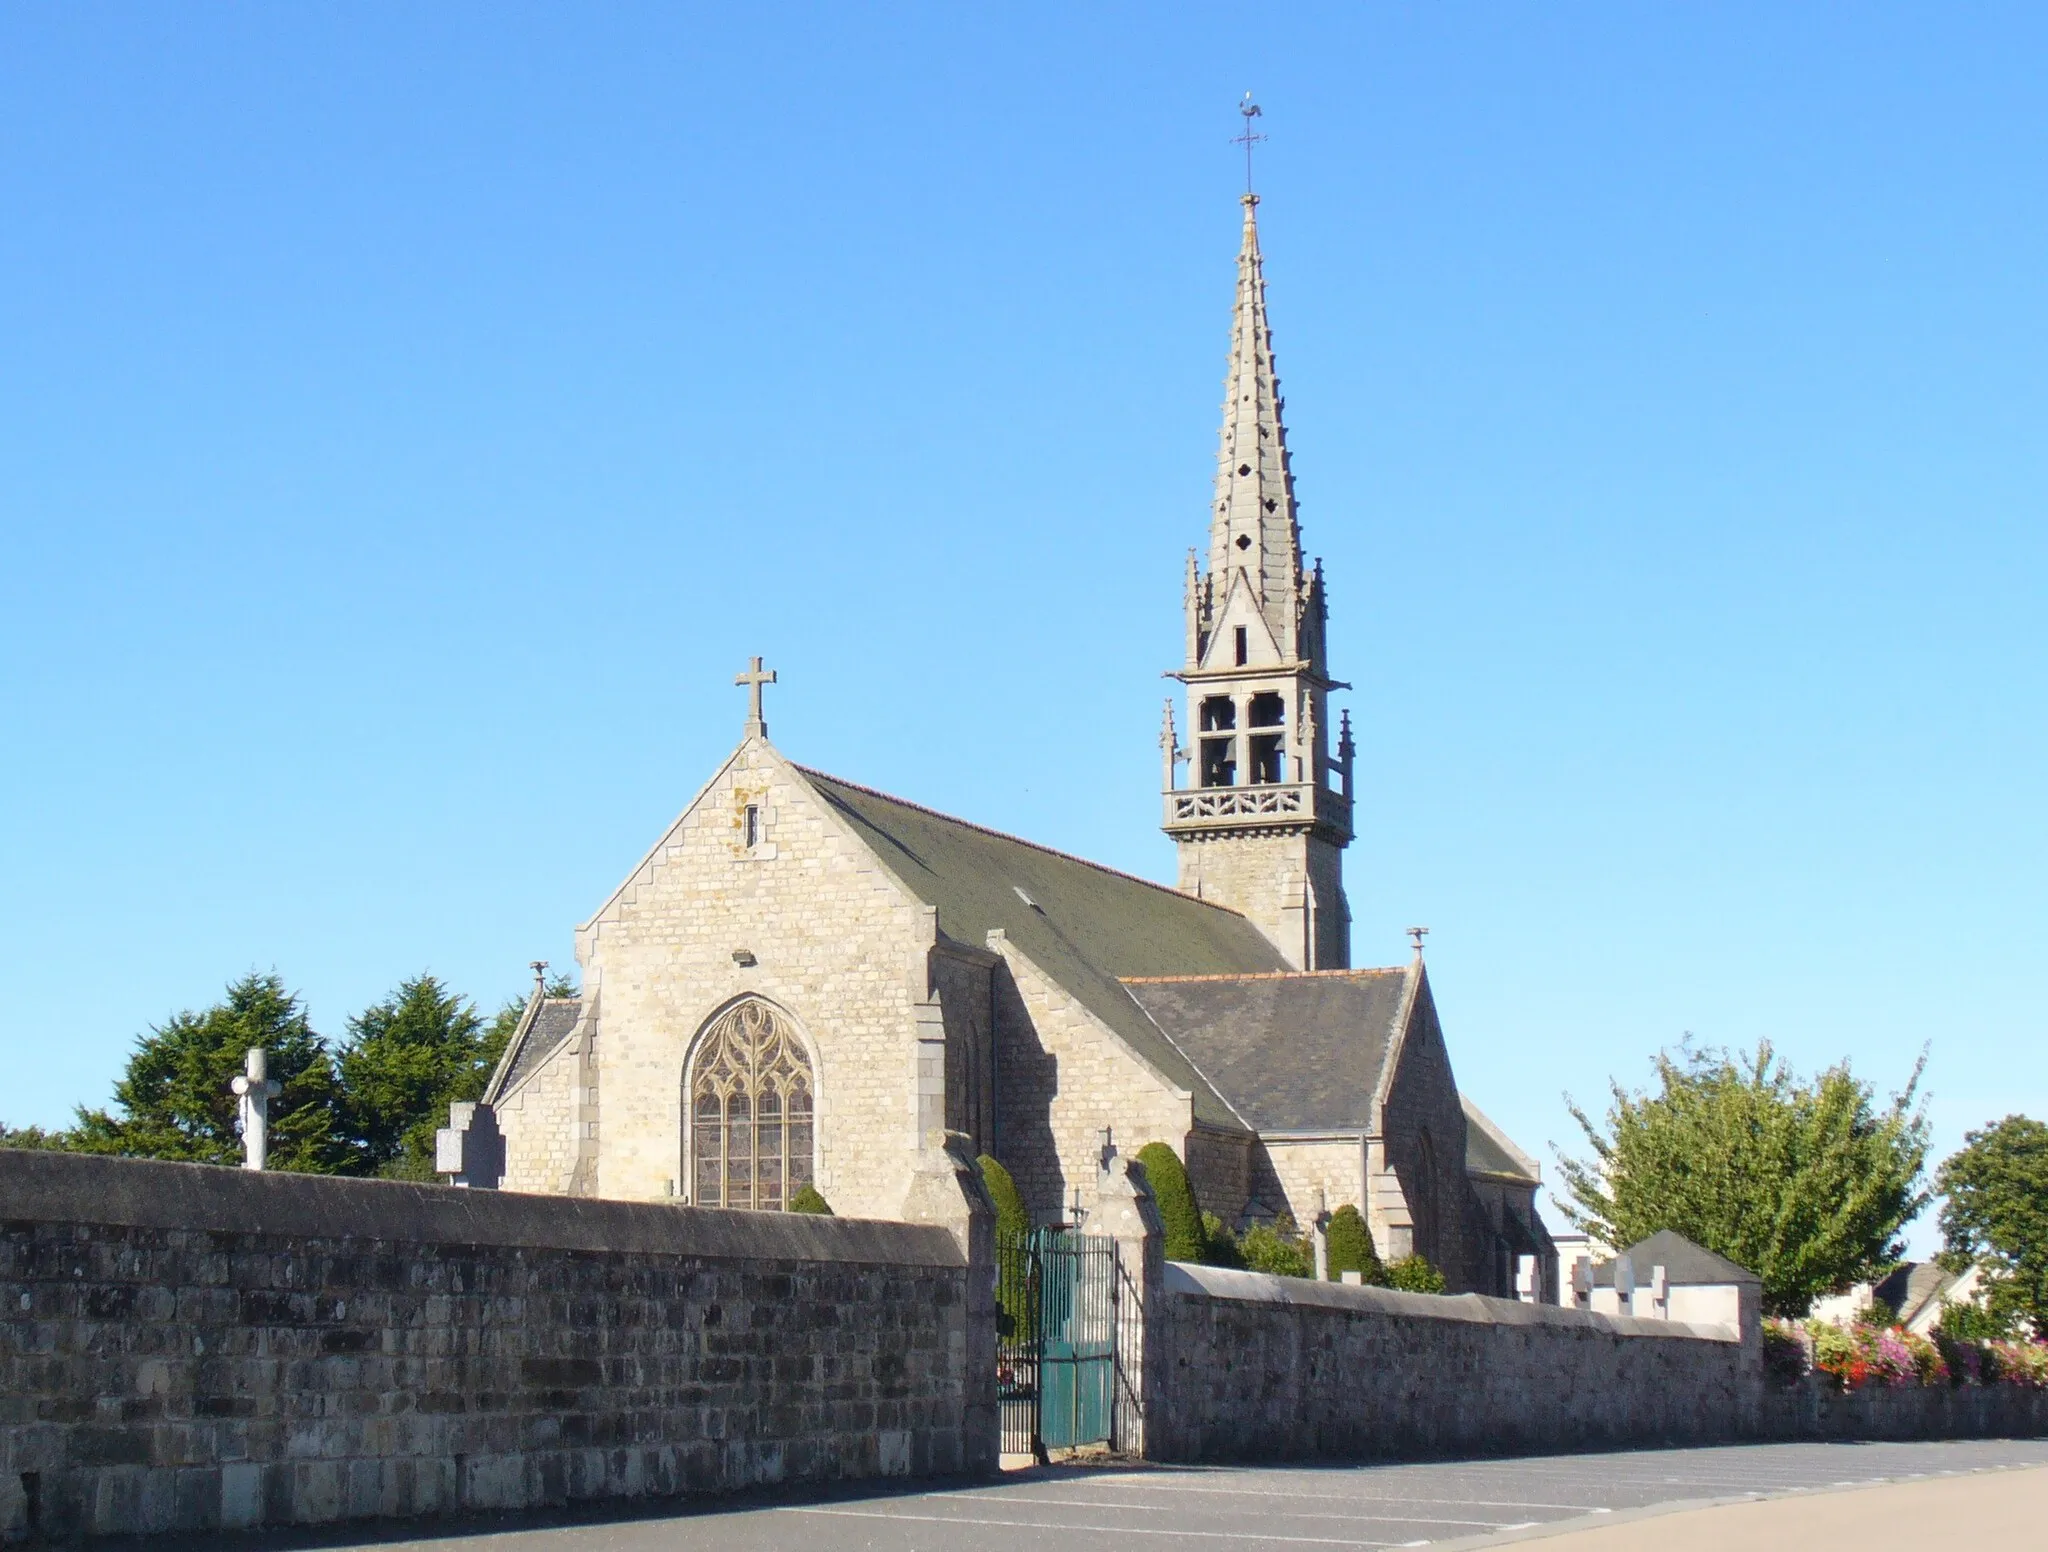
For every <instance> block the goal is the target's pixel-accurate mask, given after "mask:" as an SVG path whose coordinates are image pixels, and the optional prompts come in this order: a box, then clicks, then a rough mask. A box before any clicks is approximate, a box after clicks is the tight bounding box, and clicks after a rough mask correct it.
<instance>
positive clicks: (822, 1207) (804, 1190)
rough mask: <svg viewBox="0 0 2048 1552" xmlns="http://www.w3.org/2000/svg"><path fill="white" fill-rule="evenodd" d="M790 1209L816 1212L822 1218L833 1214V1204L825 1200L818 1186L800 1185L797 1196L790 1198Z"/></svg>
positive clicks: (797, 1211) (798, 1211)
mask: <svg viewBox="0 0 2048 1552" xmlns="http://www.w3.org/2000/svg"><path fill="white" fill-rule="evenodd" d="M789 1210H790V1211H791V1212H794V1213H815V1214H816V1215H817V1216H819V1217H821V1218H829V1217H831V1216H832V1204H831V1203H830V1202H828V1201H826V1200H825V1198H824V1196H823V1194H822V1193H820V1191H819V1190H818V1188H817V1187H816V1186H810V1185H806V1186H799V1187H797V1192H796V1195H795V1196H792V1197H791V1198H790V1199H789Z"/></svg>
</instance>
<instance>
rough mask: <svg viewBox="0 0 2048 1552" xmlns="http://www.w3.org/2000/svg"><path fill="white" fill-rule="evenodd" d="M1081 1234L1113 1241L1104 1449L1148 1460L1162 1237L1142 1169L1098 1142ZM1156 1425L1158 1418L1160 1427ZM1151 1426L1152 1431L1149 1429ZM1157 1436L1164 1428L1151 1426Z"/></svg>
mask: <svg viewBox="0 0 2048 1552" xmlns="http://www.w3.org/2000/svg"><path fill="white" fill-rule="evenodd" d="M1088 1227H1089V1228H1090V1230H1091V1231H1093V1232H1094V1233H1097V1234H1103V1235H1107V1236H1108V1237H1109V1238H1111V1239H1113V1240H1115V1241H1116V1260H1117V1268H1116V1270H1117V1280H1116V1287H1115V1296H1116V1370H1115V1381H1116V1384H1115V1392H1114V1397H1115V1400H1114V1411H1113V1413H1112V1418H1111V1443H1112V1444H1113V1445H1114V1446H1115V1448H1116V1449H1118V1450H1120V1451H1121V1452H1123V1453H1124V1454H1126V1455H1135V1456H1138V1457H1139V1458H1141V1459H1149V1458H1150V1457H1151V1452H1150V1451H1149V1450H1148V1448H1147V1426H1148V1421H1149V1420H1150V1419H1152V1416H1153V1406H1154V1403H1155V1402H1156V1401H1158V1399H1159V1397H1160V1396H1161V1395H1162V1393H1163V1392H1164V1390H1165V1384H1164V1379H1165V1369H1164V1365H1165V1361H1166V1353H1165V1334H1164V1332H1163V1331H1162V1330H1161V1329H1160V1317H1161V1316H1162V1315H1163V1314H1164V1312H1165V1291H1166V1230H1165V1228H1164V1226H1163V1225H1162V1224H1161V1223H1160V1221H1159V1207H1158V1204H1157V1203H1156V1202H1155V1201H1154V1200H1153V1198H1152V1186H1151V1183H1150V1182H1149V1181H1147V1180H1146V1179H1145V1166H1144V1165H1142V1164H1140V1163H1139V1162H1138V1161H1137V1160H1136V1159H1126V1158H1122V1157H1120V1156H1119V1155H1118V1154H1117V1152H1116V1149H1115V1147H1114V1146H1113V1145H1111V1144H1109V1143H1108V1142H1107V1141H1105V1143H1104V1145H1103V1150H1102V1169H1101V1172H1100V1173H1099V1174H1098V1175H1097V1176H1096V1180H1095V1215H1094V1217H1092V1218H1090V1219H1089V1221H1088ZM1160 1423H1161V1424H1163V1419H1162V1420H1160ZM1155 1426H1157V1425H1155ZM1158 1433H1159V1435H1160V1436H1161V1437H1163V1435H1164V1433H1165V1428H1164V1427H1163V1426H1158Z"/></svg>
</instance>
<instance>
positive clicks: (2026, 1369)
mask: <svg viewBox="0 0 2048 1552" xmlns="http://www.w3.org/2000/svg"><path fill="white" fill-rule="evenodd" d="M1984 1351H1985V1355H1986V1356H1987V1357H1989V1358H1991V1359H1993V1360H1994V1361H1995V1363H1996V1365H1997V1373H1996V1376H1995V1381H1996V1383H1998V1384H2000V1385H2025V1386H2029V1387H2031V1388H2032V1389H2034V1390H2039V1389H2041V1388H2042V1387H2043V1386H2048V1346H2043V1345H2042V1344H2041V1343H2039V1342H1986V1343H1985V1344H1984ZM1985 1379H1986V1381H1987V1382H1988V1381H1992V1380H1993V1379H1994V1376H1993V1375H1991V1374H1986V1375H1985Z"/></svg>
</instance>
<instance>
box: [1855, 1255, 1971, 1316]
mask: <svg viewBox="0 0 2048 1552" xmlns="http://www.w3.org/2000/svg"><path fill="white" fill-rule="evenodd" d="M1961 1281H1962V1279H1961V1278H1960V1277H1958V1276H1956V1274H1955V1273H1953V1272H1951V1271H1949V1270H1948V1269H1947V1268H1945V1267H1943V1266H1941V1265H1939V1264H1938V1263H1936V1262H1933V1261H1907V1262H1904V1263H1902V1264H1901V1265H1899V1266H1898V1267H1895V1268H1894V1269H1893V1270H1892V1272H1891V1273H1890V1275H1888V1276H1887V1277H1885V1278H1884V1280H1883V1281H1881V1282H1879V1283H1878V1284H1877V1285H1876V1286H1875V1287H1874V1288H1872V1289H1871V1290H1870V1291H1871V1292H1872V1293H1873V1294H1874V1295H1876V1296H1877V1297H1878V1298H1880V1299H1882V1300H1884V1302H1885V1303H1887V1304H1889V1305H1890V1306H1891V1307H1892V1308H1893V1309H1895V1310H1897V1311H1898V1313H1899V1320H1900V1323H1901V1324H1904V1325H1911V1324H1912V1323H1913V1321H1914V1319H1915V1318H1916V1317H1917V1316H1919V1315H1921V1314H1922V1313H1924V1312H1925V1311H1926V1310H1927V1309H1928V1307H1929V1306H1930V1305H1933V1304H1934V1303H1936V1302H1937V1301H1938V1300H1939V1299H1940V1298H1941V1297H1942V1295H1943V1294H1945V1293H1947V1292H1948V1291H1949V1290H1950V1289H1951V1288H1953V1287H1954V1286H1955V1285H1956V1284H1957V1283H1959V1282H1961Z"/></svg>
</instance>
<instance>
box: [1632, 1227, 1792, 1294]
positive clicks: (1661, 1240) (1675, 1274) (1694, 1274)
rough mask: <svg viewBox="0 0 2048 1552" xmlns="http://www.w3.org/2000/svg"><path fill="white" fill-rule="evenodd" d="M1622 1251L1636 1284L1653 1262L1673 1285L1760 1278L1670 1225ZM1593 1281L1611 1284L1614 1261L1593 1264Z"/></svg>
mask: <svg viewBox="0 0 2048 1552" xmlns="http://www.w3.org/2000/svg"><path fill="white" fill-rule="evenodd" d="M1623 1254H1625V1255H1626V1256H1627V1257H1628V1258H1629V1261H1630V1263H1631V1264H1632V1265H1633V1266H1634V1267H1635V1273H1636V1283H1637V1285H1638V1286H1640V1285H1641V1284H1642V1283H1644V1282H1646V1281H1647V1280H1648V1279H1649V1276H1650V1269H1651V1268H1652V1267H1656V1266H1661V1267H1663V1268H1664V1281H1665V1282H1666V1284H1668V1285H1669V1286H1671V1287H1674V1288H1679V1287H1696V1286H1699V1285H1701V1284H1720V1283H1761V1282H1762V1281H1763V1279H1762V1278H1761V1277H1759V1276H1757V1275H1756V1273H1754V1272H1752V1271H1750V1270H1749V1269H1748V1268H1746V1267H1740V1266H1737V1265H1736V1264H1735V1263H1734V1262H1733V1261H1730V1260H1729V1259H1728V1258H1727V1257H1726V1256H1717V1255H1715V1254H1714V1252H1713V1251H1711V1250H1709V1249H1707V1248H1706V1247H1705V1246H1704V1245H1695V1244H1694V1243H1693V1242H1692V1241H1691V1240H1689V1239H1687V1238H1686V1237H1685V1236H1684V1235H1683V1234H1676V1233H1673V1232H1672V1231H1671V1230H1670V1229H1659V1230H1658V1231H1657V1232H1656V1233H1655V1234H1652V1235H1651V1236H1650V1237H1649V1238H1648V1239H1644V1240H1638V1241H1636V1243H1635V1244H1633V1245H1631V1246H1629V1247H1628V1249H1627V1250H1626V1251H1624V1252H1623ZM1593 1281H1594V1283H1595V1285H1597V1286H1599V1287H1602V1288H1611V1287H1613V1286H1614V1262H1612V1261H1602V1262H1601V1263H1600V1264H1599V1265H1597V1266H1595V1267H1594V1268H1593Z"/></svg>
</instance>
